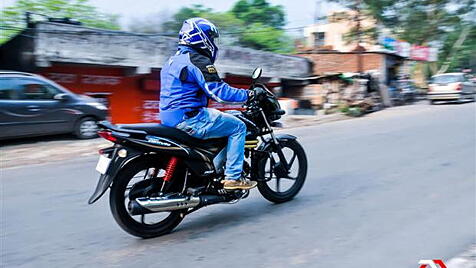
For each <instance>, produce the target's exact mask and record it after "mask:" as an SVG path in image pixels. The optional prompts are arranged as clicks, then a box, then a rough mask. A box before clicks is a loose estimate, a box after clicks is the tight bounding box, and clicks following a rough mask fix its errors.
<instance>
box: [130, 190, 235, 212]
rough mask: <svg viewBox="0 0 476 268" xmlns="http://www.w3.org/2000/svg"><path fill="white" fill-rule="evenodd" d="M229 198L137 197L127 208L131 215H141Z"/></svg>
mask: <svg viewBox="0 0 476 268" xmlns="http://www.w3.org/2000/svg"><path fill="white" fill-rule="evenodd" d="M231 200H233V198H232V197H231V196H223V195H201V196H183V195H171V196H163V197H139V198H136V199H135V200H132V201H130V202H129V206H128V209H129V213H130V214H131V215H142V214H149V213H155V212H164V211H172V210H179V209H186V208H194V207H197V206H200V207H204V206H208V205H212V204H217V203H222V202H229V201H231Z"/></svg>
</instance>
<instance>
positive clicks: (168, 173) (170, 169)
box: [164, 156, 178, 182]
mask: <svg viewBox="0 0 476 268" xmlns="http://www.w3.org/2000/svg"><path fill="white" fill-rule="evenodd" d="M177 164H178V157H176V156H172V157H171V158H170V160H169V163H167V168H166V169H165V177H164V181H167V182H169V181H170V180H171V179H172V177H173V175H174V172H175V168H176V167H177Z"/></svg>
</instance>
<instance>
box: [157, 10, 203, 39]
mask: <svg viewBox="0 0 476 268" xmlns="http://www.w3.org/2000/svg"><path fill="white" fill-rule="evenodd" d="M211 12H212V9H211V8H206V7H204V6H202V5H199V4H198V5H197V4H196V5H192V6H191V7H182V8H181V9H180V10H179V11H178V12H177V13H175V15H173V17H172V20H170V21H167V22H165V23H164V24H163V28H164V29H165V32H166V33H168V34H175V35H178V34H177V33H178V32H179V30H180V28H181V27H182V23H183V21H184V20H186V19H190V18H195V17H202V16H204V15H205V14H209V13H211Z"/></svg>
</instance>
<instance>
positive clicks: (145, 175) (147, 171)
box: [142, 169, 149, 180]
mask: <svg viewBox="0 0 476 268" xmlns="http://www.w3.org/2000/svg"><path fill="white" fill-rule="evenodd" d="M147 175H149V169H146V170H145V174H144V177H143V178H142V180H145V179H146V178H147Z"/></svg>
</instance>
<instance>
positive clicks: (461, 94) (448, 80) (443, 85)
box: [427, 73, 476, 104]
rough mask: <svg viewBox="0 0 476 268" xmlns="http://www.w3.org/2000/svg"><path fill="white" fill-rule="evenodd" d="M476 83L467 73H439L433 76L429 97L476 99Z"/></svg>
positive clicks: (439, 98) (433, 101) (437, 98)
mask: <svg viewBox="0 0 476 268" xmlns="http://www.w3.org/2000/svg"><path fill="white" fill-rule="evenodd" d="M475 93H476V85H475V84H474V82H472V81H471V80H470V79H469V76H468V75H466V74H465V73H446V74H438V75H435V76H433V77H432V78H431V80H430V83H429V85H428V94H427V97H428V99H429V100H430V102H431V103H432V104H433V103H435V102H436V101H462V100H465V99H470V100H472V101H474V100H475Z"/></svg>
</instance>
